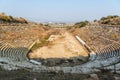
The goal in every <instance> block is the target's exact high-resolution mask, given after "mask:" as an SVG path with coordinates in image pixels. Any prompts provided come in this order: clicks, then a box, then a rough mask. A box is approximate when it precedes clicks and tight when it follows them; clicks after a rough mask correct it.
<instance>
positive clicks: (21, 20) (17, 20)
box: [0, 13, 28, 23]
mask: <svg viewBox="0 0 120 80" xmlns="http://www.w3.org/2000/svg"><path fill="white" fill-rule="evenodd" d="M0 22H2V23H28V22H27V20H25V19H24V18H22V17H19V18H14V17H13V16H8V15H6V14H5V13H0Z"/></svg>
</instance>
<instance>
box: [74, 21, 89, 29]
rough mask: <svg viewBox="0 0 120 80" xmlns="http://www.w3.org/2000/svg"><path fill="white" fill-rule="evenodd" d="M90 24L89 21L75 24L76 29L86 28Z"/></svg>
mask: <svg viewBox="0 0 120 80" xmlns="http://www.w3.org/2000/svg"><path fill="white" fill-rule="evenodd" d="M88 24H89V21H81V22H78V23H75V25H74V26H75V28H81V27H85V26H86V25H88Z"/></svg>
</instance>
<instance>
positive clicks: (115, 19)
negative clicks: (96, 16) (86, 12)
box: [99, 15, 120, 25]
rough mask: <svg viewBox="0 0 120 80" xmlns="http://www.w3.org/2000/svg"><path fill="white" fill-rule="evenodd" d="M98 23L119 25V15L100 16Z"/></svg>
mask: <svg viewBox="0 0 120 80" xmlns="http://www.w3.org/2000/svg"><path fill="white" fill-rule="evenodd" d="M99 23H100V24H107V25H120V16H117V15H113V16H112V15H109V16H107V17H102V18H101V19H100V21H99Z"/></svg>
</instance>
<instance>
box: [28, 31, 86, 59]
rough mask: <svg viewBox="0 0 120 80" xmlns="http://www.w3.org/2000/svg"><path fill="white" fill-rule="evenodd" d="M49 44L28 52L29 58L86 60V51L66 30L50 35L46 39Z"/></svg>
mask: <svg viewBox="0 0 120 80" xmlns="http://www.w3.org/2000/svg"><path fill="white" fill-rule="evenodd" d="M48 41H49V42H50V44H49V45H48V46H43V47H40V48H38V49H37V50H35V51H33V52H32V53H30V57H31V58H44V59H47V58H75V57H79V58H80V59H82V60H87V58H88V52H87V51H86V49H85V48H84V47H83V46H82V45H81V44H80V43H79V42H78V40H76V38H75V37H74V36H73V35H72V34H71V33H69V32H67V31H61V34H59V35H51V36H50V37H49V39H48Z"/></svg>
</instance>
